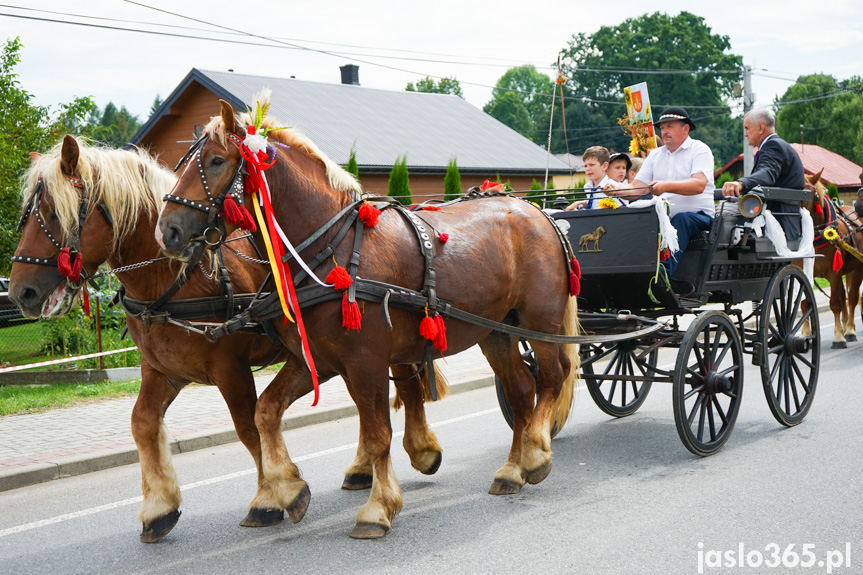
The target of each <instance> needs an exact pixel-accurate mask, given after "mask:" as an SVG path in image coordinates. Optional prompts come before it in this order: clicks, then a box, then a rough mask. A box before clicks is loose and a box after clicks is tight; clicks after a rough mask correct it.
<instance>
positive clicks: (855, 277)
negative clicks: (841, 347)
mask: <svg viewBox="0 0 863 575" xmlns="http://www.w3.org/2000/svg"><path fill="white" fill-rule="evenodd" d="M861 283H863V267H860V268H858V269H855V270H854V271H853V272H851V273H849V274H848V275H847V276H846V286H845V288H846V292H847V294H848V322H847V323H846V324H845V341H857V323H856V321H855V319H854V312H855V311H856V309H857V304H859V303H860V284H861ZM861 312H863V308H861Z"/></svg>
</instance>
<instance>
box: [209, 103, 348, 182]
mask: <svg viewBox="0 0 863 575" xmlns="http://www.w3.org/2000/svg"><path fill="white" fill-rule="evenodd" d="M237 120H238V121H239V122H240V125H241V126H242V127H243V130H244V131H245V129H246V127H247V126H250V125H251V124H252V121H251V118H250V117H249V114H247V113H245V112H243V113H242V114H239V115H238V116H237ZM261 126H262V127H264V128H271V129H272V128H279V127H281V126H282V124H281V123H280V122H278V121H277V120H276V119H275V118H273V117H272V116H267V117H265V118H264V120H263V122H261ZM204 130H205V131H207V132H209V133H210V134H214V135H216V137H217V138H218V141H219V143H220V144H221V145H222V147H224V148H227V145H228V144H227V136H226V135H225V134H226V130H225V123H224V122H223V121H222V117H221V116H213V117H212V118H211V119H210V122H209V123H208V124H207V125H206V126H205V127H204ZM268 137H269V138H270V139H271V140H275V141H276V142H278V143H280V144H284V145H286V146H290V147H291V148H292V149H295V150H298V151H300V152H302V153H304V154H305V155H307V156H308V157H310V158H311V159H313V160H315V161H317V162H319V163H320V164H321V165H322V166H323V167H324V170H325V173H326V175H327V179H328V180H329V183H330V186H332V187H333V188H334V189H336V190H339V191H341V192H345V193H357V194H360V193H362V191H363V190H362V186H361V185H360V183H359V182H358V181H357V180H356V178H354V177H353V175H351V174H350V173H349V172H348V171H346V170H345V169H344V168H342V167H341V166H340V165H338V164H337V163H336V162H334V161H333V160H332V159H330V158H329V157H328V156H327V155H326V154H324V153H323V152H322V151H321V149H320V148H319V147H318V146H317V144H315V143H314V142H313V141H312V140H311V139H310V138H309V137H308V136H306V135H304V134H302V133H301V132H300V131H299V130H296V129H294V128H284V129H282V130H274V131H272V132H270V133H269V136H268Z"/></svg>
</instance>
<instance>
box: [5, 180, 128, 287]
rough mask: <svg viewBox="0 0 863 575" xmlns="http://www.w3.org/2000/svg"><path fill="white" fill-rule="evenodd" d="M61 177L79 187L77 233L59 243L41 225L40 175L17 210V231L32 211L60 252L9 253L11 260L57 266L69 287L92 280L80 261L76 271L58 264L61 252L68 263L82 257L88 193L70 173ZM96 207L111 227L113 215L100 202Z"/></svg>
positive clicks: (41, 181) (42, 187)
mask: <svg viewBox="0 0 863 575" xmlns="http://www.w3.org/2000/svg"><path fill="white" fill-rule="evenodd" d="M65 177H66V179H67V180H69V183H70V184H71V185H72V186H74V187H75V188H78V189H79V190H81V203H80V205H79V207H78V233H77V235H72V236H71V237H70V241H69V245H68V246H62V245H60V242H59V241H57V238H55V237H54V234H52V233H51V230H49V229H48V226H46V225H45V222H44V221H43V220H42V214H41V213H40V212H39V205H40V203H41V201H42V192H43V191H44V188H45V183H44V182H43V180H42V176H41V175H40V176H39V179H38V181H37V182H36V187H35V188H33V192H32V193H31V194H30V198H29V199H28V200H27V203H26V204H25V208H24V213H23V214H21V218H20V219H19V220H18V227H17V231H19V232H20V231H21V230H22V229H23V228H24V224H25V223H26V222H27V218H28V217H29V216H30V214H31V213H32V214H33V217H34V218H36V222H37V223H38V224H39V227H40V228H41V229H42V231H43V232H44V233H45V235H46V236H48V239H49V240H50V241H51V243H52V244H54V246H55V247H56V248H57V250H58V251H59V252H60V253H58V255H57V257H55V258H53V259H52V258H40V257H35V256H21V255H16V256H12V258H11V260H12V262H19V263H26V264H34V265H44V266H54V267H57V269H58V270H59V271H60V273H61V275H63V276H65V277H66V284H67V285H68V286H69V287H70V288H72V289H78V288H80V287H81V286H82V285H83V284H84V283H86V282H91V283H92V281H93V279H94V276H91V275H90V273H89V272H88V271H87V270H86V268H84V266H83V264H82V265H81V269H80V273H78V274H76V273H75V272H73V271H69V270H66V269H64V266H61V256H66V257H68V259H69V262H70V263H71V264H74V263H75V262H76V261H78V260H80V259H81V258H82V257H83V256H82V255H81V235H82V233H83V231H84V223H85V222H86V220H87V213H88V212H89V209H90V194H89V192H88V191H87V187H86V186H85V185H84V183H83V182H82V181H81V180H79V179H78V178H75V177H72V176H65ZM97 207H98V208H99V211H100V212H101V213H102V216H103V217H104V218H105V220H106V221H107V222H108V225H110V226H111V227H112V228H113V227H114V219H113V218H112V217H111V213H110V212H109V211H108V207H107V206H106V205H105V204H103V203H99V204H97ZM94 287H95V286H94Z"/></svg>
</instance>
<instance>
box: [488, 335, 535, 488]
mask: <svg viewBox="0 0 863 575" xmlns="http://www.w3.org/2000/svg"><path fill="white" fill-rule="evenodd" d="M479 346H480V349H481V350H482V353H483V355H485V357H486V359H487V360H488V363H489V365H490V366H491V368H492V370H493V371H494V373H495V375H497V376H498V378H500V380H501V383H503V389H504V393H505V394H506V399H507V400H508V401H509V405H510V407H511V408H512V419H513V422H512V446H511V447H510V451H509V455H508V457H507V460H506V463H505V464H504V465H503V467H501V468H500V469H498V470H497V471H496V472H495V474H494V481H493V482H492V484H491V488H489V491H488V492H489V493H491V494H492V495H511V494H513V493H518V492H519V491H520V490H521V488H522V486H523V485H524V481H525V477H526V472H525V470H524V468H523V467H522V461H523V457H522V448H523V441H522V438H523V435H524V431H525V428H526V427H527V425H528V423H529V422H530V419H531V415H532V413H533V401H534V395H535V393H536V380H534V378H533V375H531V373H530V370H529V369H528V367H527V365H526V364H525V363H524V360H522V358H521V353H520V352H519V349H518V342H517V341H516V340H514V339H512V338H510V337H509V336H507V335H504V334H501V333H497V332H492V333H491V334H490V335H489V336H488V337H486V338H485V339H484V340H482V341H481V342H480V344H479ZM531 459H534V457H533V456H531Z"/></svg>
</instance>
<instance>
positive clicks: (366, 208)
mask: <svg viewBox="0 0 863 575" xmlns="http://www.w3.org/2000/svg"><path fill="white" fill-rule="evenodd" d="M359 216H360V219H361V220H362V221H363V223H364V224H365V225H366V227H367V228H373V227H375V226H376V225H378V218H379V217H380V216H381V211H380V210H379V209H377V208H376V207H374V206H373V205H371V204H370V203H368V202H363V204H362V205H361V206H360V214H359Z"/></svg>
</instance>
